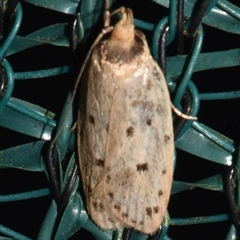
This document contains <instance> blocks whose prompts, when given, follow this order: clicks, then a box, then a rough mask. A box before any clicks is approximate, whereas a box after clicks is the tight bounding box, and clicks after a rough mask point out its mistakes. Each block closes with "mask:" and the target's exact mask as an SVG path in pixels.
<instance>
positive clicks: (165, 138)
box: [164, 135, 170, 144]
mask: <svg viewBox="0 0 240 240" xmlns="http://www.w3.org/2000/svg"><path fill="white" fill-rule="evenodd" d="M169 140H170V136H168V135H164V143H165V144H167V143H168V142H169Z"/></svg>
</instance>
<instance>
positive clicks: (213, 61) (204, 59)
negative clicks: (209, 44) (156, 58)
mask: <svg viewBox="0 0 240 240" xmlns="http://www.w3.org/2000/svg"><path fill="white" fill-rule="evenodd" d="M185 61H186V56H185V55H184V56H174V57H167V74H168V75H169V76H170V77H171V78H176V77H178V76H179V75H180V74H181V72H182V69H183V66H184V64H185ZM239 62H240V49H239V48H238V49H233V50H227V51H219V52H208V53H201V54H200V55H199V58H198V60H197V62H196V65H195V66H194V70H193V71H194V72H199V71H203V70H210V69H218V68H225V67H234V66H239Z"/></svg>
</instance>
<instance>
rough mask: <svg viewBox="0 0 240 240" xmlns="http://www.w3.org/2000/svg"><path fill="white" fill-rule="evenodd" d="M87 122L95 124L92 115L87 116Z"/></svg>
mask: <svg viewBox="0 0 240 240" xmlns="http://www.w3.org/2000/svg"><path fill="white" fill-rule="evenodd" d="M89 121H90V123H91V124H95V119H94V117H93V116H92V115H90V116H89Z"/></svg>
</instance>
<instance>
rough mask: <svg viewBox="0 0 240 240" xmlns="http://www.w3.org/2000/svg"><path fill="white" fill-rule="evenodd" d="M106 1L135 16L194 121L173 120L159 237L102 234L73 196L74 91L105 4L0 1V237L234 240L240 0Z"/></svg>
mask: <svg viewBox="0 0 240 240" xmlns="http://www.w3.org/2000/svg"><path fill="white" fill-rule="evenodd" d="M111 2H113V5H112V8H113V9H116V8H118V7H120V6H126V7H130V8H132V9H133V13H134V16H135V26H136V28H138V29H141V30H142V31H143V32H144V33H145V34H146V36H147V40H148V43H149V47H150V49H151V52H152V55H153V57H154V59H155V60H156V61H157V62H158V63H159V64H160V66H161V68H162V69H163V71H164V73H165V76H166V80H167V83H168V87H169V91H170V93H171V99H172V102H173V103H174V105H175V106H176V107H177V108H178V109H179V110H181V111H183V112H185V113H187V114H190V115H194V116H197V117H198V120H196V121H184V120H181V119H178V118H176V119H174V128H175V135H176V140H175V147H176V160H175V161H176V164H175V171H174V181H173V185H172V194H171V198H170V202H169V207H168V213H167V215H166V216H165V219H164V222H163V224H162V230H161V231H160V232H159V233H158V234H155V235H154V236H146V235H142V234H140V233H137V232H134V231H132V232H131V236H130V237H129V236H127V234H125V232H124V233H123V232H122V230H121V229H120V230H116V231H103V230H101V229H99V228H98V227H97V226H96V225H95V224H94V223H93V222H92V221H91V218H90V217H89V216H88V214H87V211H86V208H85V202H84V198H82V196H83V193H82V191H81V181H80V179H79V176H78V173H77V168H76V164H75V131H73V130H71V127H72V125H73V124H74V122H75V119H76V116H75V111H74V109H75V106H74V104H72V102H71V97H72V94H71V91H72V89H73V86H74V82H75V80H76V78H77V74H78V71H79V68H80V66H81V62H82V59H84V56H86V54H87V49H89V45H90V43H91V42H92V38H95V36H92V35H94V33H96V35H97V33H99V32H100V29H101V26H102V22H103V21H102V19H103V11H104V1H101V0H82V1H81V0H78V1H70V0H68V1H56V0H50V1H48V2H46V1H42V0H25V1H20V2H19V1H3V2H2V3H1V4H2V6H1V42H0V43H1V45H0V60H1V63H2V64H1V66H2V67H1V71H0V74H1V82H0V83H1V88H0V91H1V92H0V125H1V128H0V129H1V132H0V145H1V151H0V167H1V170H0V177H1V184H0V191H1V192H0V203H1V205H0V220H1V222H0V239H20V240H27V239H39V240H40V239H57V240H59V239H69V238H71V239H79V238H80V239H90V235H89V236H88V238H87V237H86V236H87V235H86V234H87V231H88V232H90V233H91V236H93V237H94V238H95V239H122V238H123V239H165V240H167V239H239V218H240V217H239V208H240V195H239V194H240V191H239V178H240V172H239V171H240V170H239V167H240V155H239V132H240V114H239V106H240V101H239V99H240V82H239V70H240V67H239V65H240V48H239V44H240V37H239V35H240V8H239V7H240V5H239V3H238V1H235V2H234V1H225V0H218V1H217V0H208V1H195V0H185V1H181V0H178V1H177V0H174V1H173V0H170V1H166V0H153V1H147V0H141V1H140V0H138V1H133V0H132V1H121V0H117V1H111ZM85 39H87V40H85ZM189 111H190V112H189ZM56 129H58V130H56ZM60 129H61V133H60V135H59V137H58V139H57V147H55V148H52V146H51V145H49V144H48V143H49V141H50V140H51V139H52V138H53V137H54V136H55V133H56V132H57V133H58V132H59V131H60ZM52 169H55V170H54V171H52ZM83 229H84V230H83ZM81 237H82V238H81Z"/></svg>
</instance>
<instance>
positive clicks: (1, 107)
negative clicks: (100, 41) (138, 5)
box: [0, 0, 240, 240]
mask: <svg viewBox="0 0 240 240" xmlns="http://www.w3.org/2000/svg"><path fill="white" fill-rule="evenodd" d="M26 2H28V3H31V4H33V5H36V6H37V7H42V8H47V9H48V10H53V11H56V12H59V13H62V14H67V15H69V16H72V17H73V15H74V14H76V15H75V19H76V28H77V31H76V32H77V38H78V41H81V40H82V39H83V38H84V37H85V36H86V35H87V34H88V33H89V31H90V30H91V29H92V28H93V26H95V25H96V23H97V22H98V21H100V20H99V17H100V16H102V12H103V3H104V1H102V0H79V1H70V0H68V1H55V0H50V1H44V0H26ZM111 2H112V1H111ZM153 2H156V3H158V4H160V5H162V6H164V7H169V5H170V10H169V15H168V16H165V17H164V16H161V17H160V18H159V21H158V23H149V22H146V21H143V20H140V19H135V20H134V22H135V24H136V27H138V28H141V29H143V30H146V31H149V32H150V33H152V34H153V38H152V43H151V52H152V54H153V57H154V59H155V60H156V61H158V54H159V53H158V45H159V38H160V35H161V33H162V31H163V28H164V26H165V25H166V24H169V36H168V41H167V45H168V46H169V45H170V44H171V43H172V42H173V40H174V39H175V37H176V14H177V12H176V6H177V1H176V0H172V1H170V4H169V1H166V0H164V1H162V0H153ZM194 5H195V1H193V0H185V12H184V14H185V16H187V17H190V16H191V14H192V9H193V7H194ZM22 14H23V11H22V7H21V4H20V3H19V4H18V6H17V10H16V16H15V18H14V23H13V25H12V28H11V30H10V32H9V34H8V36H0V39H1V44H2V45H1V47H0V60H2V61H3V68H4V72H5V73H6V77H7V88H6V90H5V92H4V94H3V96H2V98H1V99H0V125H1V127H4V128H6V129H10V130H13V131H15V132H18V133H22V134H25V135H28V136H31V137H34V138H36V141H34V142H30V143H25V144H21V145H18V146H15V147H11V148H7V149H3V150H1V151H0V169H1V171H4V170H5V169H9V168H14V169H17V170H19V171H23V170H24V171H31V172H42V173H44V174H45V175H46V177H47V178H48V179H49V176H48V173H47V170H46V166H45V162H44V159H43V156H42V149H43V148H44V145H45V144H46V141H48V140H50V139H52V132H53V131H54V130H55V131H56V132H57V133H59V134H58V137H57V144H56V151H55V155H54V157H55V160H56V161H57V162H58V163H59V164H58V165H57V168H56V171H57V173H58V175H59V188H60V191H61V193H62V192H63V191H64V189H65V187H66V184H67V181H68V179H69V175H70V174H71V172H72V171H73V168H74V161H75V153H74V151H75V150H74V149H75V142H76V141H75V131H74V130H72V126H73V124H74V122H75V116H74V108H73V102H72V100H71V97H72V93H71V92H70V93H69V94H68V97H67V99H66V101H65V104H64V106H62V113H61V116H57V118H56V114H55V113H53V112H52V111H50V110H48V109H45V108H43V107H41V106H38V105H36V104H33V103H31V102H28V101H26V100H22V99H18V98H14V97H13V92H14V88H15V85H16V81H19V82H20V81H22V82H23V80H25V79H32V80H31V81H35V79H41V78H46V77H49V78H51V77H53V76H60V75H63V74H67V73H70V72H74V70H75V66H72V65H71V64H69V65H63V66H56V67H54V68H52V67H51V68H48V69H38V70H34V71H33V70H30V71H24V72H17V71H15V70H14V68H12V66H11V61H10V60H9V58H10V57H12V56H13V55H15V54H20V53H22V52H24V51H26V50H28V49H32V48H33V47H39V46H44V44H45V45H52V46H55V47H59V48H69V47H70V35H69V33H68V32H67V31H66V27H67V26H68V23H65V22H64V23H56V24H50V25H49V26H46V27H44V28H42V29H39V30H36V31H35V32H33V33H31V34H28V35H27V36H18V35H16V34H17V32H18V30H19V28H20V26H21V24H22ZM202 23H205V24H208V25H210V26H213V27H216V28H218V29H220V30H223V31H226V32H231V33H234V34H240V30H239V29H240V9H239V8H238V7H236V6H234V5H233V4H231V3H229V2H227V1H224V0H219V1H216V0H212V1H210V4H209V6H208V8H207V10H206V12H205V16H204V18H203V19H202ZM203 41H204V34H203V25H202V24H201V25H200V26H199V29H198V31H197V34H196V41H195V45H194V48H193V51H192V54H191V56H186V55H177V56H171V57H167V59H166V79H167V82H168V86H169V90H170V92H173V93H174V96H175V98H174V105H175V106H176V107H178V108H179V109H180V110H181V100H182V98H183V94H184V92H185V90H186V88H188V89H189V90H190V93H191V95H192V106H191V113H190V114H191V115H193V116H198V114H199V111H200V109H201V101H206V100H208V101H215V100H227V99H239V98H240V89H235V90H232V91H225V92H216V93H201V92H199V91H198V88H197V86H196V84H195V82H194V80H193V74H196V73H198V72H202V71H206V70H210V69H220V68H228V67H237V66H238V67H239V65H240V58H239V56H240V48H237V49H231V50H224V51H217V52H204V53H201V47H202V43H203ZM0 137H1V140H2V139H4V137H5V136H0ZM175 146H176V148H178V149H181V150H183V151H185V152H187V153H190V154H192V155H193V156H197V157H199V158H201V160H202V161H203V162H204V161H210V162H212V163H216V164H219V165H222V166H226V167H229V166H230V165H232V163H233V162H235V169H234V174H233V180H232V181H233V188H234V190H235V195H234V198H235V201H236V206H237V208H238V211H239V209H240V190H239V182H240V152H239V146H237V143H236V142H234V141H233V140H232V139H230V138H228V137H226V136H225V135H224V134H222V133H220V132H217V131H215V130H214V129H212V128H210V127H208V126H206V125H205V124H202V123H201V122H200V121H187V122H186V123H185V124H184V126H183V127H182V129H181V131H180V133H179V135H178V136H177V139H176V141H175ZM66 154H71V157H70V160H69V162H68V165H67V166H66V167H65V168H63V167H62V165H61V162H62V161H63V160H64V158H65V155H66ZM175 161H176V162H178V156H177V154H176V156H175ZM0 174H1V173H0ZM79 186H81V180H80V179H79V177H78V178H77V179H76V182H75V184H74V186H73V188H72V192H71V194H70V199H69V202H68V203H67V206H66V208H65V210H64V212H63V213H62V217H61V219H60V220H59V216H58V206H57V204H56V202H55V200H54V199H52V202H51V204H50V206H49V208H48V210H47V211H46V215H45V219H44V220H43V222H42V226H41V228H40V229H39V230H38V236H37V239H38V240H43V239H44V240H46V239H56V240H64V239H68V238H69V237H70V236H72V235H73V234H75V233H76V232H78V231H79V229H81V228H84V229H86V230H88V231H90V232H91V233H92V235H93V236H94V237H95V238H96V239H99V240H104V239H121V238H122V230H117V231H115V232H114V231H103V230H101V229H99V228H98V227H97V226H96V225H95V224H94V223H93V222H92V221H91V219H90V218H89V216H88V214H87V211H86V208H85V203H84V201H83V199H82V196H81V191H79ZM195 188H202V189H205V190H207V191H215V192H216V191H218V192H221V193H223V194H224V193H225V189H224V179H223V177H222V175H221V174H217V175H213V176H209V177H207V178H204V179H200V180H197V181H194V182H184V181H177V180H175V181H173V185H172V195H173V194H178V193H180V192H183V191H186V192H187V191H191V190H192V189H195ZM49 194H50V196H51V191H50V189H49V188H42V189H34V190H32V191H25V192H20V193H12V194H6V195H1V196H0V202H1V203H2V204H4V203H6V202H16V201H22V200H26V199H34V198H41V197H43V196H47V195H49ZM223 221H230V217H229V213H228V212H226V213H222V214H218V215H213V216H212V215H210V216H193V217H189V218H184V217H183V218H171V216H170V215H169V214H166V216H165V219H164V222H163V226H162V232H161V234H160V237H159V239H164V240H168V239H170V238H169V236H168V235H167V234H168V231H169V229H171V226H174V225H178V226H182V225H193V224H203V223H205V224H211V223H214V222H223ZM236 231H237V230H236V228H235V227H234V226H233V225H231V227H230V229H229V232H228V235H227V238H226V239H234V238H236V234H237V233H236ZM0 233H2V234H5V236H8V238H7V239H20V240H28V239H30V238H29V237H27V236H24V235H23V234H21V233H18V232H16V231H14V230H11V229H9V228H8V227H7V226H3V225H0ZM53 233H54V236H53ZM147 238H148V236H145V235H142V234H140V233H136V232H134V233H133V234H132V237H131V239H134V240H145V239H147Z"/></svg>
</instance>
